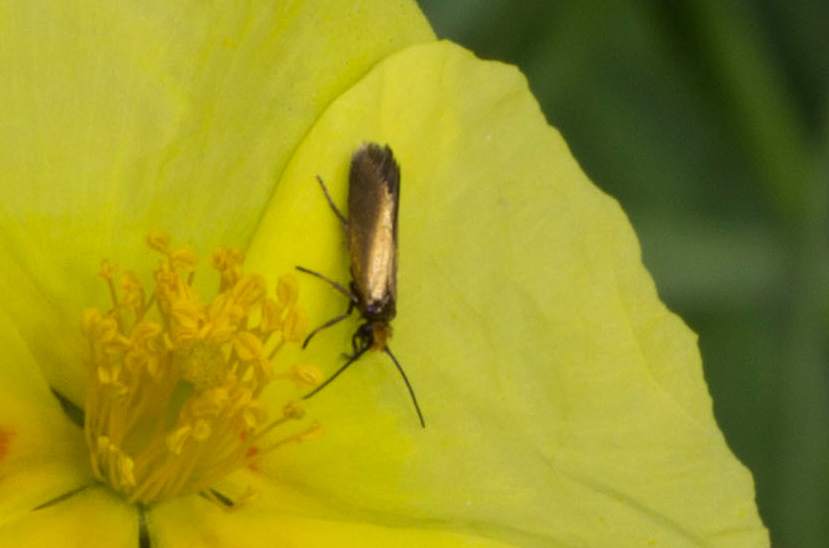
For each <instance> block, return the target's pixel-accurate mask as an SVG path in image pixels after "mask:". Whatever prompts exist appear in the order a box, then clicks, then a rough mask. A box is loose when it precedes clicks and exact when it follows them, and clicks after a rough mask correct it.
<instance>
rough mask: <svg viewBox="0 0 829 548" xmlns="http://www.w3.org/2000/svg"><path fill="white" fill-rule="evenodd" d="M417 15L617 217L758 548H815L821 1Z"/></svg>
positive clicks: (823, 250)
mask: <svg viewBox="0 0 829 548" xmlns="http://www.w3.org/2000/svg"><path fill="white" fill-rule="evenodd" d="M419 3H420V5H421V7H422V8H423V10H424V11H425V13H426V15H427V17H428V18H429V20H430V21H431V22H432V24H433V26H434V28H435V31H436V32H437V34H438V36H440V37H441V38H448V39H451V40H453V41H455V42H458V43H460V44H462V45H464V46H466V47H468V48H470V49H472V50H473V51H475V52H476V53H477V54H478V55H479V56H481V57H483V58H487V59H500V60H504V61H508V62H511V63H515V64H517V65H519V66H520V67H521V69H522V70H523V72H524V73H525V74H526V75H527V78H528V79H529V83H530V87H531V88H532V90H533V92H534V93H535V95H536V97H538V100H539V102H540V103H541V107H542V109H543V110H544V113H545V115H546V116H547V119H548V120H549V122H550V123H551V124H552V125H554V126H556V127H557V128H559V130H560V131H561V132H562V133H563V134H564V137H565V138H566V139H567V141H568V143H569V144H570V147H571V148H572V150H573V153H574V154H575V156H576V158H577V159H578V160H579V162H580V163H581V165H582V166H583V168H584V170H585V171H586V172H587V174H588V175H589V176H590V178H591V179H592V180H593V181H594V182H595V183H596V184H597V185H598V186H599V187H601V188H602V189H604V190H605V191H607V192H608V193H609V194H611V195H613V196H615V197H616V198H617V199H618V200H619V201H620V202H621V204H622V206H623V207H624V209H625V211H627V213H628V215H629V216H630V219H631V222H632V223H633V226H634V227H635V229H636V232H637V233H638V234H639V237H640V240H641V242H642V249H643V256H644V262H645V264H646V265H647V267H648V268H649V270H650V271H651V273H652V274H653V276H654V278H655V279H656V283H657V286H658V288H659V292H660V295H661V296H662V298H663V300H664V301H665V302H666V303H667V304H668V306H669V307H670V308H671V309H673V310H674V311H676V312H677V313H679V314H680V315H681V316H682V317H683V318H684V319H685V321H686V322H687V323H688V324H689V325H690V326H691V328H692V329H693V330H694V331H696V332H697V333H698V334H699V336H700V343H699V344H700V348H701V351H702V355H703V360H704V363H705V376H706V378H707V380H708V383H709V387H710V391H711V393H712V395H713V397H714V411H715V413H716V416H717V419H718V421H719V423H720V425H721V427H722V429H723V430H724V432H725V435H726V437H727V439H728V442H729V444H730V446H731V448H732V449H733V451H734V452H735V453H736V454H737V456H738V457H739V458H740V460H742V461H743V462H744V463H745V464H746V465H747V466H748V467H749V468H750V469H751V470H752V472H753V473H754V477H755V482H756V486H757V500H758V505H759V508H760V513H761V515H762V517H763V520H764V522H765V523H766V525H767V526H768V527H769V529H770V530H771V535H772V542H773V545H774V546H775V547H776V548H795V547H797V548H808V547H815V548H818V547H825V546H829V468H828V467H827V466H826V462H825V461H826V459H827V458H829V451H828V450H827V449H829V378H828V377H829V367H827V366H828V365H829V348H827V347H828V346H829V345H828V344H827V341H829V337H827V334H828V333H829V93H827V91H828V90H829V2H827V1H826V0H788V1H786V0H778V1H771V0H766V1H761V0H743V1H737V2H732V1H729V0H726V1H718V0H696V1H667V2H666V1H657V0H638V1H637V0H548V1H542V0H535V1H533V0H419Z"/></svg>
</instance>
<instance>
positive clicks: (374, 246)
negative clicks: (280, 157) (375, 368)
mask: <svg viewBox="0 0 829 548" xmlns="http://www.w3.org/2000/svg"><path fill="white" fill-rule="evenodd" d="M317 181H319V184H320V187H321V188H322V192H323V193H324V194H325V198H326V200H328V205H329V206H330V207H331V210H332V211H333V212H334V214H335V215H336V216H337V218H338V219H339V220H340V221H341V222H342V224H343V228H344V229H345V231H346V233H347V234H348V243H349V246H348V247H349V251H350V255H351V283H350V285H349V288H348V289H346V288H345V287H343V286H342V285H340V284H339V283H337V282H335V281H333V280H330V279H329V278H326V277H325V276H323V275H322V274H320V273H319V272H314V271H313V270H309V269H307V268H303V267H301V266H297V267H296V268H297V270H299V271H301V272H305V273H306V274H311V275H312V276H316V277H317V278H320V279H321V280H324V281H325V282H327V283H328V284H329V285H331V286H332V287H333V288H334V289H336V290H337V291H339V292H340V293H342V294H343V295H345V296H346V297H347V298H348V301H349V302H348V310H347V311H346V312H345V313H344V314H342V315H340V316H337V317H335V318H332V319H330V320H328V321H327V322H325V323H324V324H322V325H320V326H319V327H317V328H316V329H314V330H313V331H312V332H311V333H310V334H309V335H308V337H307V338H306V339H305V341H304V342H303V343H302V348H305V347H306V346H307V345H308V343H309V342H310V340H311V338H312V337H313V336H314V335H316V334H317V333H319V332H320V331H322V330H323V329H326V328H328V327H331V326H332V325H335V324H337V323H339V322H341V321H342V320H344V319H346V318H348V317H349V316H350V315H351V313H352V312H353V311H354V309H355V308H356V309H357V310H358V311H359V312H360V316H362V319H363V323H362V324H360V326H359V327H358V328H357V330H356V331H355V332H354V335H353V336H352V337H351V350H352V352H351V355H350V356H347V358H348V359H347V361H346V362H345V363H344V364H343V365H342V366H341V367H340V368H339V369H338V370H337V371H336V372H335V373H334V374H333V375H331V377H329V378H328V380H326V381H325V382H323V383H322V384H321V385H319V386H318V387H317V388H315V389H314V390H313V391H312V392H310V393H309V394H307V395H305V396H304V397H305V398H306V399H307V398H310V397H311V396H313V395H314V394H316V393H317V392H319V391H320V390H322V389H323V388H325V387H326V386H328V384H330V383H331V381H333V380H334V379H336V378H337V377H338V376H339V375H340V374H341V373H342V372H343V371H345V370H346V369H348V367H349V366H350V365H351V364H353V363H354V362H356V361H357V360H359V359H360V357H361V356H362V355H363V354H365V353H366V352H367V351H369V350H382V351H383V352H385V353H386V354H388V356H389V357H390V358H391V360H392V362H393V363H394V365H395V367H396V368H397V370H398V371H399V372H400V376H401V377H403V381H404V382H405V383H406V388H408V390H409V395H410V396H411V398H412V403H413V404H414V407H415V411H417V417H418V419H420V425H421V426H422V427H423V428H425V427H426V422H425V421H424V420H423V413H421V411H420V405H418V403H417V397H416V396H415V393H414V389H413V388H412V385H411V383H410V382H409V378H408V377H407V376H406V373H405V372H404V371H403V367H401V365H400V362H398V361H397V358H395V357H394V354H392V351H391V349H390V348H389V345H388V339H389V338H390V337H391V333H392V328H391V321H392V320H393V319H394V317H395V315H396V314H397V309H396V306H397V212H398V208H399V205H400V168H399V167H398V165H397V162H396V161H395V159H394V155H393V154H392V151H391V148H389V147H388V145H387V146H385V147H381V146H380V145H378V144H376V143H365V144H363V145H362V146H360V148H359V149H357V151H356V152H355V153H354V155H353V156H352V158H351V171H350V173H349V177H348V219H346V218H345V216H344V215H343V214H342V213H341V212H340V210H339V209H337V206H336V205H335V204H334V201H333V200H332V199H331V195H330V194H329V193H328V189H327V188H326V187H325V183H323V181H322V178H321V177H319V176H317Z"/></svg>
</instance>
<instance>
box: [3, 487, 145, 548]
mask: <svg viewBox="0 0 829 548" xmlns="http://www.w3.org/2000/svg"><path fill="white" fill-rule="evenodd" d="M137 543H138V512H137V510H136V508H135V507H133V506H127V505H126V504H124V501H123V500H122V499H120V498H118V496H117V495H115V494H114V493H112V492H111V491H109V490H107V489H106V488H104V487H101V486H97V487H91V488H89V489H86V490H84V491H82V492H80V493H77V494H76V495H75V496H73V497H71V498H69V499H66V500H64V501H63V502H60V503H58V504H54V505H52V506H49V507H47V508H42V509H40V510H36V511H33V512H29V513H28V514H26V515H25V516H24V517H22V518H21V519H19V520H17V521H14V522H12V523H9V524H6V525H4V526H2V527H0V545H2V546H15V547H16V548H43V547H47V546H48V547H52V546H54V547H60V548H135V546H137V545H138V544H137Z"/></svg>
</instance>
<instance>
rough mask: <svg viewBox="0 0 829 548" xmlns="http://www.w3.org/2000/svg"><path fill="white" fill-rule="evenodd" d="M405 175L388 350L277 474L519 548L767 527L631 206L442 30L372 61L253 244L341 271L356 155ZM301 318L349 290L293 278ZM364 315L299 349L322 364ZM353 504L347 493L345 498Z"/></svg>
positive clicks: (321, 398) (519, 88)
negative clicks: (393, 360) (416, 401)
mask: <svg viewBox="0 0 829 548" xmlns="http://www.w3.org/2000/svg"><path fill="white" fill-rule="evenodd" d="M364 140H371V141H377V142H380V143H389V144H390V145H391V146H392V148H393V149H394V152H395V154H396V156H397V158H398V160H399V162H400V165H401V171H402V183H401V198H400V207H401V211H400V228H399V230H400V236H399V238H400V255H399V282H398V293H399V299H398V303H397V305H398V306H397V310H398V317H397V318H396V319H395V320H394V322H393V325H394V328H395V334H394V338H393V339H392V341H391V347H392V348H393V349H394V352H395V353H396V355H397V357H398V358H399V360H400V362H401V363H402V365H403V367H404V368H405V369H406V371H407V372H408V375H409V377H410V379H411V381H412V384H413V385H414V387H415V390H416V391H417V395H418V397H419V398H420V403H421V406H422V408H423V412H424V414H425V417H426V424H427V427H426V429H425V430H421V428H420V427H419V425H418V423H417V419H416V417H415V414H414V411H413V409H412V406H411V403H410V401H409V399H408V395H407V393H406V389H405V387H404V385H403V383H402V381H401V379H400V377H399V375H398V374H397V372H396V371H395V369H394V367H393V366H392V365H391V364H390V362H389V360H388V358H387V357H386V356H384V355H382V354H380V353H374V354H373V355H370V356H366V357H365V358H364V359H363V360H361V361H360V362H358V363H357V364H355V365H354V366H353V367H352V370H350V371H347V372H346V373H345V374H344V375H343V376H342V377H341V378H340V379H338V380H337V381H335V383H333V384H332V385H330V386H329V387H327V388H326V389H325V390H324V391H323V392H321V393H320V394H319V395H316V396H314V398H312V399H311V400H309V401H308V402H307V409H308V413H309V415H310V416H313V417H315V418H317V419H319V420H320V422H321V423H322V424H323V427H324V434H323V436H322V437H321V438H320V439H319V440H316V441H313V442H307V443H303V444H302V445H301V446H295V447H292V448H291V449H290V450H288V449H286V450H284V451H283V450H280V451H278V452H275V453H274V455H273V458H272V459H271V460H270V463H269V464H270V466H271V468H270V469H269V472H270V473H271V474H273V476H274V477H276V478H278V480H279V481H282V482H287V483H288V484H289V485H291V486H293V487H295V488H296V489H298V490H300V491H302V492H303V493H305V494H306V495H308V496H313V497H317V498H319V499H321V500H325V501H333V502H332V503H333V504H336V505H337V507H338V508H339V509H341V510H342V511H343V512H346V511H354V512H357V513H358V515H365V516H371V519H373V520H374V521H376V522H381V523H383V522H386V521H387V520H391V521H395V522H396V523H403V524H405V525H407V526H412V527H416V526H418V525H421V526H424V527H425V526H428V524H432V523H435V522H440V523H452V524H454V526H455V527H456V531H458V532H459V533H472V532H475V531H478V530H480V529H484V530H486V531H487V534H488V536H490V537H492V538H496V539H498V540H501V541H504V542H516V543H518V544H524V545H526V544H527V543H526V542H522V539H526V538H532V539H536V540H535V544H538V545H591V546H672V547H680V546H699V545H702V544H706V543H710V544H711V545H716V546H733V547H737V546H747V547H748V546H751V547H755V546H762V545H767V542H768V540H767V534H766V531H765V529H764V528H763V525H762V523H761V522H760V520H759V517H758V515H757V511H756V508H755V505H754V491H753V485H752V480H751V476H750V474H749V472H748V471H747V470H746V469H745V468H744V467H743V466H742V465H741V464H740V463H739V462H738V461H737V460H736V459H735V458H734V456H733V455H732V453H731V452H730V451H729V449H728V447H727V445H726V443H725V441H724V439H723V437H722V435H721V433H720V432H719V430H718V428H717V425H716V423H715V421H714V417H713V414H712V411H711V400H710V397H709V395H708V392H707V390H706V387H705V384H704V381H703V377H702V371H701V366H700V357H699V353H698V350H697V347H696V341H695V336H694V335H693V333H691V332H690V330H688V328H687V327H686V326H685V325H684V324H683V323H682V321H681V320H680V319H678V318H677V317H676V316H674V315H672V314H671V313H670V312H669V311H668V310H666V308H665V307H664V305H663V304H662V303H661V302H660V301H659V300H658V297H657V294H656V291H655V288H654V285H653V282H652V281H651V279H650V277H649V276H648V274H647V272H646V271H645V269H644V267H643V266H642V264H641V260H640V255H639V246H638V242H637V241H636V237H635V235H634V233H633V231H632V229H631V227H630V225H629V223H628V221H627V219H626V218H625V216H624V214H623V213H622V211H621V210H620V208H619V207H618V205H617V204H616V203H615V202H614V201H613V200H612V199H610V198H608V197H607V196H606V195H604V194H603V193H602V192H601V191H599V190H598V189H597V188H596V187H594V186H593V185H592V184H591V183H590V182H589V181H588V180H587V178H586V177H585V175H584V174H583V173H582V172H581V170H580V169H579V167H578V165H577V164H576V162H575V160H574V159H573V158H572V156H571V154H570V152H569V150H568V149H567V146H566V144H565V143H564V141H563V140H562V139H561V137H560V135H559V134H558V133H557V132H556V131H554V130H553V129H551V128H550V127H548V126H547V124H546V123H545V120H544V118H543V116H542V114H541V112H540V111H539V108H538V105H537V104H536V102H535V100H534V99H533V97H532V96H531V94H530V93H529V91H528V90H527V86H526V82H525V81H524V78H523V77H522V76H521V75H520V74H519V73H518V72H517V71H516V70H515V69H514V68H512V67H508V66H505V65H502V64H498V63H485V62H481V61H479V60H477V59H475V58H474V57H473V56H472V55H471V54H469V53H468V52H466V51H463V50H461V49H460V48H458V47H456V46H453V45H451V44H448V43H441V44H432V45H425V46H416V47H412V48H410V49H407V50H405V51H404V52H402V53H400V54H397V55H395V56H392V57H390V58H389V59H387V60H386V61H384V62H383V63H381V64H379V65H378V66H377V67H376V68H375V70H374V71H372V72H371V73H370V74H369V75H368V76H367V77H366V78H365V79H364V80H363V81H361V82H360V83H359V84H358V85H356V86H355V87H354V88H353V89H351V90H350V91H349V92H347V93H346V94H344V95H343V96H342V97H341V98H339V99H338V100H337V101H336V102H335V103H334V104H333V105H332V107H331V108H330V109H329V110H328V111H326V113H325V115H324V116H323V117H322V118H321V119H320V121H319V122H318V123H317V124H316V125H315V126H314V128H313V130H312V131H311V132H310V133H309V135H308V137H307V138H306V140H305V141H304V142H303V143H302V145H301V146H300V147H299V148H298V149H297V152H296V155H295V157H294V158H293V160H292V162H291V164H290V165H289V167H288V169H287V170H286V172H285V174H284V177H283V179H282V180H281V181H280V184H279V186H278V188H277V191H276V193H275V195H274V198H273V201H272V203H271V207H270V209H269V211H268V214H267V215H266V217H265V218H264V220H263V223H262V226H261V228H260V230H259V231H258V232H257V235H256V237H255V239H254V241H253V244H252V246H251V247H250V248H249V249H248V257H249V264H250V265H251V268H255V269H256V270H257V271H263V270H265V271H269V272H271V273H272V276H273V281H275V279H276V276H278V275H279V274H282V273H284V272H288V271H290V270H292V269H293V268H294V265H302V266H304V267H306V268H311V269H313V270H316V271H319V272H320V273H322V274H324V275H326V276H329V277H331V278H332V279H333V280H336V281H338V282H340V283H344V284H345V283H347V282H348V274H347V270H348V259H347V255H346V254H347V251H346V249H345V248H344V246H343V239H344V238H343V234H342V230H341V227H340V224H339V221H338V220H337V219H336V217H335V216H334V215H333V213H332V212H331V211H330V209H329V208H328V205H327V204H326V201H325V198H324V197H323V195H322V193H321V191H320V189H319V187H318V185H317V184H316V182H315V175H317V174H320V175H321V176H322V177H323V179H324V180H325V181H326V183H327V185H328V188H329V190H330V191H331V194H332V197H333V199H334V201H335V202H336V203H338V204H341V205H342V204H344V203H345V196H346V193H347V175H346V174H347V169H348V165H349V159H350V154H351V152H352V151H353V150H354V149H355V148H356V147H357V146H358V145H359V143H360V142H361V141H364ZM300 284H301V285H300V301H301V302H302V303H303V306H304V307H306V309H307V310H308V312H309V316H310V319H309V322H310V324H311V326H313V325H318V324H320V323H322V322H323V321H325V320H327V319H329V318H331V317H334V316H336V315H337V314H340V313H342V311H343V310H344V309H345V308H346V305H347V303H346V301H345V299H344V298H343V297H342V295H340V294H338V293H337V292H336V291H334V290H333V289H332V288H330V287H329V286H327V285H326V284H325V283H323V282H321V281H320V280H318V279H315V278H313V277H311V276H304V277H303V278H301V279H300ZM357 321H358V320H357V319H353V320H351V321H350V322H343V323H342V324H340V325H339V326H337V327H333V328H330V329H329V330H327V331H325V332H323V333H320V334H319V335H317V337H316V339H315V340H314V341H312V343H311V345H310V347H309V349H308V350H307V351H306V352H304V353H303V354H302V355H301V356H299V355H298V356H296V358H297V360H299V359H300V358H301V359H302V360H303V361H304V362H305V363H314V364H315V365H317V366H319V367H320V368H321V369H323V371H326V372H327V373H326V374H330V373H331V372H333V371H334V369H335V368H336V367H337V366H338V365H339V364H341V363H342V358H341V357H340V353H341V352H343V351H345V350H347V349H348V348H349V347H348V340H349V338H350V335H351V333H352V332H353V330H354V328H355V325H356V323H357ZM346 509H350V510H346Z"/></svg>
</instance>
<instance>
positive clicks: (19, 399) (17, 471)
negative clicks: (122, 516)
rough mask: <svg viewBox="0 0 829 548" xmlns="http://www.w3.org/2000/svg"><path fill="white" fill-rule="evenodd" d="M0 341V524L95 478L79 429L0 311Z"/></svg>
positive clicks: (23, 514) (17, 517)
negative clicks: (62, 407)
mask: <svg viewBox="0 0 829 548" xmlns="http://www.w3.org/2000/svg"><path fill="white" fill-rule="evenodd" d="M0 341H2V343H0V347H2V349H3V360H2V365H0V526H2V525H3V524H6V523H8V522H10V521H14V520H17V519H20V518H21V517H22V516H25V515H26V514H27V513H29V512H30V511H31V510H32V509H33V508H36V507H37V506H40V505H42V504H44V503H47V502H49V501H51V500H53V499H55V498H57V497H60V496H61V495H64V494H66V493H69V492H71V491H73V490H75V489H77V488H79V487H82V486H84V485H88V484H90V483H92V482H93V481H94V480H93V478H92V471H91V468H90V466H89V456H88V453H87V451H86V444H85V443H84V438H83V430H81V428H80V427H78V426H76V425H74V424H72V423H71V422H70V421H69V419H68V418H67V417H66V415H65V413H64V412H63V410H62V409H61V408H60V405H59V403H58V400H57V398H56V397H55V396H54V395H53V394H52V393H51V392H50V390H49V387H48V386H47V384H46V382H45V379H44V378H43V375H42V373H41V372H40V370H39V369H38V368H37V366H36V365H35V364H34V359H33V357H32V355H31V354H30V353H29V351H28V349H27V348H26V345H25V343H24V342H23V340H22V339H21V337H20V335H19V333H18V332H17V331H16V329H15V328H14V326H13V325H12V323H11V322H10V321H9V320H8V318H6V317H5V316H4V315H2V314H0ZM0 538H2V536H1V535H0ZM0 546H13V544H4V543H2V542H0Z"/></svg>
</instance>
